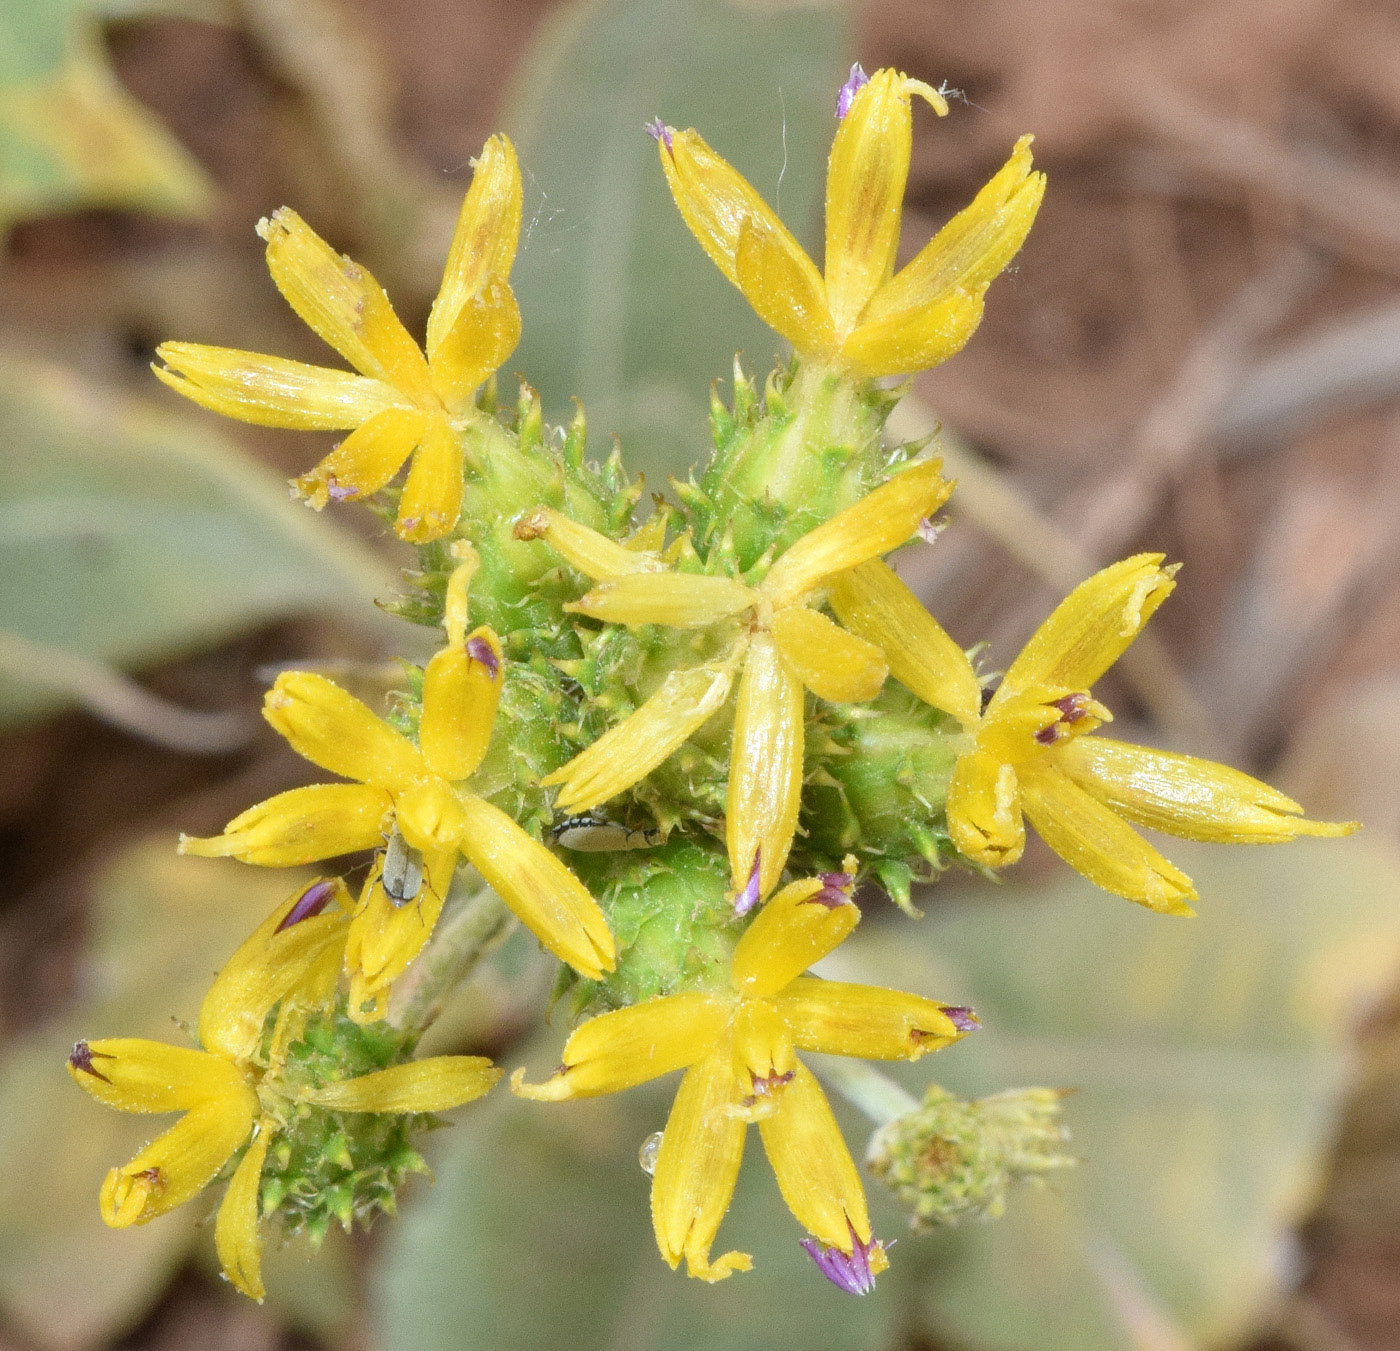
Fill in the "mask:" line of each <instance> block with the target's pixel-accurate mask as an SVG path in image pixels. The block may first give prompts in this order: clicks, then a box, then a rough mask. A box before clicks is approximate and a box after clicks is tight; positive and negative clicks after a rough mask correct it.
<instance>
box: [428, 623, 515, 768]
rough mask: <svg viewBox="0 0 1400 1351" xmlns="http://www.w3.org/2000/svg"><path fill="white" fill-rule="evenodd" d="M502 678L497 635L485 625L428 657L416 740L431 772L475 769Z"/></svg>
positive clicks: (486, 740) (483, 749)
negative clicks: (430, 658)
mask: <svg viewBox="0 0 1400 1351" xmlns="http://www.w3.org/2000/svg"><path fill="white" fill-rule="evenodd" d="M504 683H505V658H504V656H503V655H502V653H501V644H500V640H499V639H498V638H497V637H496V635H495V633H494V632H493V631H492V630H491V629H490V628H488V627H485V626H483V627H481V628H479V629H476V630H474V631H473V632H472V633H471V634H470V635H469V636H468V638H467V640H466V642H464V643H463V644H462V645H461V646H456V645H454V646H452V647H445V648H443V650H442V651H441V652H439V653H437V654H436V655H435V656H434V657H433V659H432V660H431V661H430V662H429V663H428V665H427V669H426V670H425V671H424V672H423V715H422V718H421V720H420V721H419V724H418V745H419V747H420V748H421V750H422V752H423V758H424V759H425V760H427V762H428V766H429V768H431V769H432V771H433V773H434V774H441V775H442V777H443V778H444V779H451V780H453V781H456V780H458V779H465V778H468V777H469V776H470V775H472V774H475V773H476V770H477V767H478V766H479V765H480V764H481V762H482V760H483V759H484V758H485V757H486V748H487V747H488V746H489V745H490V744H491V730H492V728H493V727H494V726H495V722H496V705H497V704H498V703H500V699H501V686H502V685H503V684H504Z"/></svg>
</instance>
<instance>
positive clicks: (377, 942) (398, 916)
mask: <svg viewBox="0 0 1400 1351" xmlns="http://www.w3.org/2000/svg"><path fill="white" fill-rule="evenodd" d="M454 857H455V851H454ZM424 861H425V863H426V862H427V860H426V859H425V860H424ZM445 899H446V892H445V888H444V887H443V886H441V885H440V884H438V883H437V882H435V881H434V880H433V879H431V878H428V879H426V880H425V881H424V884H423V886H422V887H421V889H420V890H419V892H418V894H417V895H416V896H414V897H413V898H412V899H410V900H407V901H404V902H403V903H402V904H401V905H397V904H395V903H394V901H393V899H392V898H391V897H390V896H389V894H388V892H386V891H385V890H384V886H383V883H382V882H381V880H380V873H379V870H378V867H376V869H375V870H374V871H373V872H371V873H370V875H369V877H368V878H367V879H366V881H365V886H364V889H363V891H362V892H361V894H360V903H359V905H358V906H357V907H356V910H355V915H354V918H353V919H352V920H351V921H350V932H349V935H348V937H347V938H346V940H345V974H346V977H347V979H348V980H349V982H350V994H349V998H348V999H347V1001H346V1012H347V1013H348V1014H349V1015H350V1017H351V1018H352V1019H354V1020H355V1021H356V1022H360V1023H369V1022H375V1021H377V1020H378V1019H380V1018H382V1017H383V1016H384V1014H385V1011H386V1010H385V998H386V996H387V995H388V992H389V989H390V987H391V986H392V985H393V983H394V982H395V981H396V980H398V978H399V977H400V976H402V975H403V973H404V972H405V971H407V970H408V968H409V966H410V964H411V963H412V961H413V959H414V958H415V957H417V956H418V954H419V953H420V952H421V951H422V950H423V946H424V944H425V943H427V941H428V939H429V938H431V937H432V936H433V928H434V926H435V925H436V924H437V921H438V916H439V915H440V914H441V913H442V903H443V901H444V900H445Z"/></svg>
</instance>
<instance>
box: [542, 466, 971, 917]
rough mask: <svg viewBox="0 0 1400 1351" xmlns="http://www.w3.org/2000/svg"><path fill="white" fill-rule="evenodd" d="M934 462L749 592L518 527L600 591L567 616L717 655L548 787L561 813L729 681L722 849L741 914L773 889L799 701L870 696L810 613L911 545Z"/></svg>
mask: <svg viewBox="0 0 1400 1351" xmlns="http://www.w3.org/2000/svg"><path fill="white" fill-rule="evenodd" d="M939 469H940V464H939V462H938V461H937V460H930V461H927V462H925V463H922V464H916V465H912V466H910V467H909V468H907V469H904V470H903V471H902V472H900V473H898V474H896V475H895V476H894V477H893V478H891V479H890V480H889V481H888V482H887V483H885V484H883V485H881V486H880V487H879V488H877V489H875V491H874V492H871V493H869V494H867V495H866V496H865V497H864V498H862V499H861V500H860V501H858V502H856V503H855V504H854V505H852V506H850V507H848V508H847V509H846V510H845V511H842V512H839V513H837V514H836V515H835V516H833V517H832V518H831V519H830V520H829V521H827V522H826V523H825V524H823V525H820V526H818V527H817V528H816V529H815V530H813V531H811V532H810V533H808V534H806V535H804V536H802V537H801V538H800V539H798V540H797V542H796V543H794V544H793V545H792V546H791V547H789V548H788V549H787V550H786V551H785V552H784V553H782V554H780V555H779V556H778V558H777V560H776V561H774V562H773V563H772V564H771V566H768V565H767V560H766V559H765V560H763V561H762V565H763V566H766V567H767V571H766V575H764V576H763V578H762V580H761V581H759V582H758V583H757V584H756V585H751V584H750V583H749V582H747V581H745V580H743V579H741V578H740V577H734V576H715V575H708V574H702V573H694V572H682V571H681V570H680V568H679V567H678V566H675V565H673V566H671V567H670V568H667V567H666V565H665V563H664V561H663V560H662V559H661V558H660V557H658V556H657V555H655V554H648V553H643V552H637V551H633V550H628V549H624V548H622V547H621V546H620V545H617V544H615V543H613V542H612V541H611V540H607V539H605V538H604V537H603V536H601V535H598V534H597V533H596V532H594V531H591V530H587V529H586V528H585V527H583V526H580V525H578V524H577V523H575V522H573V521H570V520H569V519H568V518H567V517H564V516H562V515H561V514H560V513H558V512H550V511H542V512H539V513H536V515H535V516H534V517H532V518H531V519H530V520H529V521H528V522H525V523H524V527H523V528H524V531H525V534H526V537H528V538H544V539H547V540H548V541H549V542H550V543H551V544H552V545H553V546H554V548H555V549H556V550H558V552H559V553H560V554H562V555H563V557H564V558H565V559H567V560H568V561H569V562H570V563H572V564H573V565H574V567H576V568H578V569H579V571H581V572H583V573H584V574H586V575H587V576H589V577H591V578H592V579H593V580H594V581H595V582H596V583H597V585H595V586H594V587H593V589H592V590H591V591H589V592H588V593H587V594H586V595H585V596H584V597H583V598H582V599H581V600H579V601H577V602H576V603H574V604H572V605H569V606H566V607H565V608H566V609H570V610H575V611H577V612H578V613H580V614H585V615H591V616H592V617H593V618H595V619H601V620H604V621H606V622H609V623H616V624H627V625H639V624H661V625H665V626H668V627H671V628H678V629H695V630H699V629H707V628H713V629H715V630H716V631H719V630H721V629H722V628H725V627H726V626H727V630H728V633H729V637H728V639H727V640H726V641H725V642H724V644H723V647H722V652H721V655H719V656H717V657H715V658H713V659H712V660H711V661H709V662H707V663H706V664H705V665H702V666H697V667H693V668H691V669H690V670H688V671H678V672H673V673H672V674H671V675H669V676H667V677H666V679H665V681H664V682H663V683H662V684H661V686H660V688H659V689H657V691H656V692H655V693H654V694H653V695H652V696H651V697H650V698H649V699H648V700H646V702H644V703H643V704H642V706H641V707H640V708H638V709H637V710H636V712H635V713H633V714H632V715H631V716H630V717H628V718H627V719H625V720H624V721H623V722H621V723H618V724H617V725H616V726H615V727H613V728H611V729H610V730H609V731H608V732H606V733H605V734H604V735H603V736H602V737H601V738H599V740H598V741H596V742H595V743H594V744H593V745H592V746H590V747H589V748H588V749H587V750H586V751H584V752H582V754H580V755H577V756H575V757H574V759H572V760H571V761H569V763H568V764H566V765H564V766H563V767H562V768H560V769H558V770H556V771H554V772H553V773H552V774H549V775H547V776H546V777H545V778H544V779H543V780H542V782H543V783H545V784H556V783H557V784H559V785H560V792H559V799H558V801H559V806H560V807H561V808H563V809H565V810H568V811H580V810H582V811H587V810H590V809H591V808H594V807H597V806H600V805H601V804H602V803H604V802H606V801H607V800H608V799H609V798H611V797H615V796H616V795H617V794H618V793H621V792H624V791H626V790H627V789H628V788H630V787H632V786H633V785H634V784H636V783H637V782H638V781H640V780H641V779H642V778H644V777H645V776H646V775H647V774H649V773H650V772H651V771H652V770H653V769H655V768H656V767H657V766H658V765H659V764H661V763H662V762H663V761H664V760H666V759H667V758H668V757H669V756H670V755H671V754H672V753H673V752H675V751H676V750H678V749H679V748H680V746H681V745H682V744H683V743H684V742H685V741H686V740H687V739H688V738H689V737H690V736H691V735H692V734H693V733H694V732H696V731H697V730H698V729H699V728H700V727H701V726H702V725H703V724H704V723H705V722H707V721H708V720H709V719H710V718H711V717H712V716H714V714H715V713H717V712H718V711H719V709H720V708H721V707H722V706H723V705H724V703H725V701H726V700H727V698H728V695H729V690H730V687H731V686H732V684H733V683H734V679H735V676H736V675H738V677H739V679H738V685H739V689H738V698H737V700H736V707H735V712H734V734H733V739H732V744H731V750H730V762H729V790H728V802H727V810H726V815H725V823H726V824H725V833H726V842H727V845H728V850H729V861H730V869H731V873H732V877H733V885H734V888H735V892H736V900H735V908H736V912H737V913H739V914H743V913H745V912H746V911H747V910H748V909H749V908H751V907H752V905H753V904H754V901H755V900H756V898H757V897H758V896H759V895H767V894H768V893H769V892H770V891H772V889H773V888H774V886H776V885H777V882H778V879H779V878H780V877H781V876H782V871H783V865H784V864H785V863H786V862H787V856H788V851H789V850H790V848H791V847H792V840H793V836H794V834H795V832H796V830H797V815H798V807H799V799H800V796H801V788H802V756H803V740H804V723H805V719H806V710H805V701H804V690H811V691H812V693H814V694H815V695H817V697H818V698H821V699H827V700H831V701H832V702H837V703H860V702H863V701H865V700H868V699H873V698H874V697H875V695H877V694H878V693H879V692H880V687H881V685H883V683H884V680H885V674H886V665H885V662H884V660H883V658H882V656H881V654H880V651H879V649H878V648H877V647H875V646H874V645H872V644H871V643H869V642H867V641H865V640H864V639H862V638H858V637H856V636H855V635H854V634H852V633H849V632H847V631H846V630H844V629H842V628H841V627H840V626H839V625H837V624H834V623H833V622H832V621H831V620H830V619H828V618H827V617H826V616H825V615H823V614H822V613H821V612H820V610H819V609H817V608H816V607H817V604H818V603H819V602H820V600H821V598H822V595H823V588H824V587H825V586H826V585H827V583H829V582H830V580H831V579H832V578H833V577H835V576H836V575H837V574H839V573H840V572H842V571H843V570H845V569H847V568H851V567H854V566H857V565H859V564H860V563H861V562H864V561H865V560H867V559H872V558H878V557H879V556H880V555H881V554H884V553H887V552H888V551H889V550H891V549H894V548H896V547H897V546H899V545H900V544H903V543H904V542H905V541H906V540H908V539H909V538H910V537H911V536H912V535H913V534H914V532H915V530H916V528H917V526H918V523H919V521H920V520H922V519H923V518H924V517H925V516H927V515H929V514H930V512H932V511H936V510H937V509H938V507H940V506H941V505H942V504H943V503H944V502H945V501H946V500H947V498H948V494H949V493H951V492H952V489H953V485H952V484H951V483H949V482H948V481H947V480H945V479H944V478H943V477H942V475H941V474H940V472H939Z"/></svg>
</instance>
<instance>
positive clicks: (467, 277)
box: [428, 136, 523, 365]
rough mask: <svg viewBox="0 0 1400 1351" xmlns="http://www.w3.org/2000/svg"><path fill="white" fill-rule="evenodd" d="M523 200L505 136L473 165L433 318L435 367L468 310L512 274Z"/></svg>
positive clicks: (495, 139) (430, 342) (484, 149)
mask: <svg viewBox="0 0 1400 1351" xmlns="http://www.w3.org/2000/svg"><path fill="white" fill-rule="evenodd" d="M522 196H523V194H522V191H521V183H520V165H519V163H518V162H517V161H516V158H515V147H514V146H513V145H511V143H510V141H509V140H508V139H507V138H506V137H505V136H492V137H490V138H489V139H488V140H487V142H486V144H485V145H484V146H482V148H481V154H480V155H478V156H477V159H476V163H475V165H474V166H473V172H472V182H471V187H469V188H468V189H467V194H466V196H465V197H464V198H463V200H462V210H461V212H460V213H459V215H458V217H457V228H456V229H455V230H454V231H453V234H452V244H451V246H450V247H449V248H448V250H447V265H446V266H445V267H444V268H443V272H442V286H441V287H440V289H439V290H438V293H437V299H436V300H434V301H433V308H432V312H431V313H430V314H429V315H428V357H429V359H430V360H433V362H434V365H436V360H435V358H436V356H437V352H438V348H439V347H440V345H441V344H442V342H443V341H444V340H445V339H446V338H447V336H448V334H449V333H451V331H452V329H453V327H454V326H455V325H456V323H457V316H458V314H459V313H460V312H461V309H462V307H463V305H465V304H466V303H467V301H468V300H470V299H471V298H472V297H473V296H474V295H476V294H477V293H478V292H480V291H482V290H483V289H485V288H486V287H487V286H488V285H490V283H491V282H493V281H496V280H500V281H504V280H505V279H506V278H507V277H508V276H509V275H510V268H511V264H512V263H513V262H514V261H515V250H516V245H517V244H518V242H519V240H520V212H521V199H522Z"/></svg>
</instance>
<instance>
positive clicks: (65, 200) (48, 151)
mask: <svg viewBox="0 0 1400 1351" xmlns="http://www.w3.org/2000/svg"><path fill="white" fill-rule="evenodd" d="M142 9H157V10H166V11H169V10H176V11H177V12H178V11H182V10H189V11H191V12H192V13H193V14H195V15H197V16H200V17H203V16H204V15H205V13H206V12H207V11H209V10H210V9H211V6H210V5H209V3H208V0H205V3H202V4H193V3H186V4H185V5H172V4H169V3H166V4H163V5H136V4H123V3H112V2H108V3H100V2H98V0H6V3H5V4H4V5H0V237H3V235H4V232H5V231H6V229H8V227H9V226H10V225H12V224H13V223H14V222H15V221H17V220H20V219H22V218H24V217H26V216H38V215H49V214H53V213H56V212H60V211H72V210H76V209H80V208H84V207H98V206H104V207H114V208H118V209H128V210H136V211H150V212H155V213H158V214H162V215H172V216H201V215H204V214H205V213H206V212H207V211H208V210H209V208H210V206H211V205H212V203H213V196H214V189H213V185H212V184H211V183H210V181H209V179H208V177H207V176H206V175H205V173H204V170H203V169H201V168H200V166H199V165H198V164H197V163H196V162H195V161H194V159H192V158H191V157H190V155H189V154H188V153H187V152H186V151H185V150H184V149H183V147H181V145H180V143H179V142H178V141H177V140H176V139H175V138H174V137H173V136H172V135H171V134H170V133H169V131H167V130H166V129H165V127H164V126H163V125H162V124H161V123H160V122H159V120H158V119H157V118H156V117H155V116H154V115H153V114H152V113H150V112H149V111H148V110H147V109H146V108H144V107H143V106H142V105H141V104H140V103H138V102H137V101H136V99H134V98H133V97H132V96H131V95H130V94H129V93H127V92H126V90H125V89H123V88H122V86H121V85H120V84H119V83H118V81H117V78H116V76H115V75H114V74H113V73H112V70H111V67H110V65H109V64H108V60H107V54H106V50H105V48H104V47H103V45H102V39H101V35H100V32H99V30H98V27H97V24H96V22H95V18H96V17H97V16H99V15H103V14H108V13H115V14H130V13H133V12H139V11H140V10H142Z"/></svg>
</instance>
